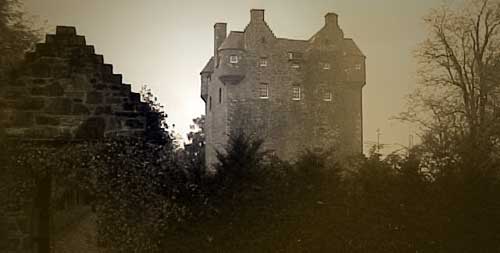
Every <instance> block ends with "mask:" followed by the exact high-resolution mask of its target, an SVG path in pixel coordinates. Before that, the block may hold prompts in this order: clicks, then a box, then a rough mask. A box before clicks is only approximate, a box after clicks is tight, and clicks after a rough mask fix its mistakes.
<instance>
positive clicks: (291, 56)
mask: <svg viewBox="0 0 500 253" xmlns="http://www.w3.org/2000/svg"><path fill="white" fill-rule="evenodd" d="M293 56H294V55H293V52H288V60H293V59H294V58H293Z"/></svg>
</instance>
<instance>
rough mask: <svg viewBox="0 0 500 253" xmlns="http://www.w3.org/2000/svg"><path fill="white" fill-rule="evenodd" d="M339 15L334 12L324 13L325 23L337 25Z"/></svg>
mask: <svg viewBox="0 0 500 253" xmlns="http://www.w3.org/2000/svg"><path fill="white" fill-rule="evenodd" d="M338 22H339V16H338V15H337V14H336V13H333V12H330V13H327V14H326V15H325V25H327V26H336V27H338V26H339V23H338Z"/></svg>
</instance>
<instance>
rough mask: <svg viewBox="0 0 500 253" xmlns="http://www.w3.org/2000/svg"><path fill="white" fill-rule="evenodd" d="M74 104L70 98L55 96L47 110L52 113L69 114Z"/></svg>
mask: <svg viewBox="0 0 500 253" xmlns="http://www.w3.org/2000/svg"><path fill="white" fill-rule="evenodd" d="M72 104H73V102H72V101H71V99H70V98H55V99H53V100H52V101H51V103H50V104H49V106H48V108H47V112H50V113H52V114H60V115H68V114H71V113H72Z"/></svg>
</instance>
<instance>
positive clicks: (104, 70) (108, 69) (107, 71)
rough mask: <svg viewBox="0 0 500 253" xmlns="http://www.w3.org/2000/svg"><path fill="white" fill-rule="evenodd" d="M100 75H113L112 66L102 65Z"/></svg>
mask: <svg viewBox="0 0 500 253" xmlns="http://www.w3.org/2000/svg"><path fill="white" fill-rule="evenodd" d="M102 73H103V75H104V76H106V75H112V74H113V65H111V64H103V65H102Z"/></svg>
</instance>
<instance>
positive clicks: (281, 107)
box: [205, 10, 366, 166]
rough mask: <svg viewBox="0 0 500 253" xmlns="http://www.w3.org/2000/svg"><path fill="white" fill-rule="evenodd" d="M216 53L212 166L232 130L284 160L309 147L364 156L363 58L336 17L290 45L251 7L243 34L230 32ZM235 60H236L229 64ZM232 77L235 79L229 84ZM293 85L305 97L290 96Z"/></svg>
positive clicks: (211, 86)
mask: <svg viewBox="0 0 500 253" xmlns="http://www.w3.org/2000/svg"><path fill="white" fill-rule="evenodd" d="M235 35H238V36H235ZM238 38H243V39H242V41H241V42H240V41H238ZM216 44H217V43H216ZM290 53H292V54H294V55H295V54H296V55H297V58H292V59H290V57H289V54H290ZM218 55H219V63H220V64H219V65H216V66H215V68H214V69H213V72H212V76H211V81H210V82H209V83H208V97H209V98H210V97H211V98H212V102H211V103H210V101H208V102H207V104H206V105H207V107H206V108H207V110H206V112H207V118H206V122H207V126H206V132H207V146H206V149H207V150H206V161H207V165H208V166H210V165H212V164H213V163H215V162H216V157H215V153H216V152H215V150H223V148H224V146H225V144H226V142H227V135H228V134H230V133H231V132H233V131H244V132H245V133H246V134H248V135H252V136H254V137H255V138H260V139H263V140H264V143H263V148H264V149H266V150H269V151H274V153H275V154H276V155H278V156H279V157H280V158H282V159H284V160H291V161H293V160H294V159H295V158H297V155H298V154H300V153H301V152H303V151H305V150H306V149H310V150H330V149H332V150H334V151H335V152H336V153H337V154H339V155H340V156H341V157H345V156H349V155H353V154H360V153H361V152H362V143H363V136H362V88H363V86H364V85H365V82H366V77H365V56H364V55H363V54H362V52H361V51H360V50H359V49H358V48H357V46H356V44H355V43H354V41H353V40H352V39H347V38H345V37H344V33H343V31H342V29H341V28H340V27H339V26H338V20H337V15H336V14H334V13H329V14H327V15H326V16H325V26H324V27H323V28H321V29H320V31H318V32H317V33H316V34H315V35H314V36H312V37H311V38H310V39H309V40H290V39H283V38H277V37H276V36H275V35H274V33H273V31H272V30H271V29H270V28H269V26H268V24H267V23H266V22H265V19H264V10H252V11H251V19H250V23H249V24H248V26H247V27H246V28H245V30H244V31H243V32H231V33H230V35H229V36H228V38H226V41H225V42H224V43H223V46H221V47H220V48H219V49H218ZM231 56H233V57H234V56H237V57H238V59H239V60H238V62H237V63H231V62H230V57H231ZM261 59H265V60H266V62H267V64H266V65H265V66H261V65H260V61H261ZM325 64H328V66H329V67H328V68H325V67H324V65H325ZM235 77H240V78H239V79H235ZM229 78H232V79H235V80H237V81H236V82H232V81H224V80H228V79H229ZM261 84H267V85H268V94H269V96H268V98H260V97H259V87H260V85H261ZM205 85H207V84H205ZM294 87H300V89H301V98H300V99H299V100H294V99H292V97H293V90H294ZM219 90H222V95H223V96H222V97H223V99H222V102H221V103H219V100H218V96H219V95H218V94H219ZM326 93H330V94H331V98H330V99H325V98H324V97H325V94H326Z"/></svg>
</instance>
